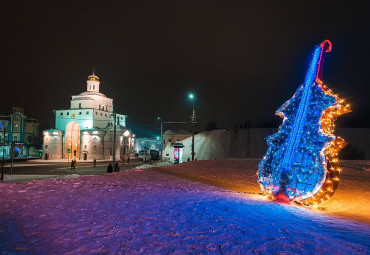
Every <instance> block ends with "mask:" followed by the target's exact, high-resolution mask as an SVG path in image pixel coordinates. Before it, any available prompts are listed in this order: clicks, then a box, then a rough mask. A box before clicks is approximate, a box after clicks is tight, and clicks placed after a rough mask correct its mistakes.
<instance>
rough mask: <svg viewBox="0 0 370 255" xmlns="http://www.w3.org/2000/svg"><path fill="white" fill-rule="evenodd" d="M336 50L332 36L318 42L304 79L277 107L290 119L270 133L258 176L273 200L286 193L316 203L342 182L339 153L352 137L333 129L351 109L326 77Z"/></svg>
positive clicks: (291, 196) (286, 118) (288, 196)
mask: <svg viewBox="0 0 370 255" xmlns="http://www.w3.org/2000/svg"><path fill="white" fill-rule="evenodd" d="M331 49H332V45H331V43H330V41H328V40H326V41H323V42H322V43H321V44H320V45H318V46H316V48H315V51H314V53H313V57H312V61H311V63H310V66H309V68H308V71H307V74H306V78H305V81H304V84H302V85H301V86H300V87H299V88H298V89H297V91H296V92H295V94H294V95H293V97H292V98H291V99H289V100H288V101H287V102H286V103H284V104H283V105H282V106H281V107H280V108H279V109H278V110H277V111H276V114H277V115H279V116H280V117H282V118H283V119H284V121H283V123H282V125H281V126H280V127H279V131H278V132H277V133H275V134H273V135H271V136H269V137H268V138H267V144H268V146H269V147H268V150H267V153H266V155H265V157H264V158H263V159H262V161H261V162H260V164H259V176H258V181H259V183H260V186H261V189H262V191H263V193H264V194H265V195H267V196H269V197H270V198H271V199H274V198H276V197H277V196H283V197H287V198H288V199H289V200H291V201H296V202H299V203H302V204H304V205H313V206H315V205H317V204H319V203H322V202H324V201H325V200H328V199H329V198H330V197H331V196H332V195H333V194H334V192H335V190H336V189H337V187H338V184H339V175H340V171H341V169H340V167H339V164H338V152H339V151H340V150H341V149H342V148H343V147H344V146H345V145H346V142H345V141H344V140H343V139H342V138H340V137H336V136H335V135H334V134H333V132H334V122H335V120H336V118H337V117H338V116H340V115H342V114H344V113H348V112H350V111H351V110H350V108H349V105H348V104H346V103H345V102H344V100H343V99H340V98H339V97H338V96H337V95H335V94H334V93H333V92H332V91H331V90H330V89H329V88H327V87H326V86H325V85H324V84H323V82H322V80H321V79H322V72H323V62H324V54H325V53H327V52H330V51H331Z"/></svg>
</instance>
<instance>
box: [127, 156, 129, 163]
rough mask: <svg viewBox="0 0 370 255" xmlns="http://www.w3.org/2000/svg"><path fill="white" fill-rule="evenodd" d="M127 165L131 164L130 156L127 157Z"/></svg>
mask: <svg viewBox="0 0 370 255" xmlns="http://www.w3.org/2000/svg"><path fill="white" fill-rule="evenodd" d="M127 164H130V156H128V157H127Z"/></svg>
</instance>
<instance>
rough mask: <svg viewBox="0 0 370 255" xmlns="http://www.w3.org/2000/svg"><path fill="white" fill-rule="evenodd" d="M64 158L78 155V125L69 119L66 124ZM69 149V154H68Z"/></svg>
mask: <svg viewBox="0 0 370 255" xmlns="http://www.w3.org/2000/svg"><path fill="white" fill-rule="evenodd" d="M64 144H65V146H64V147H65V152H64V158H68V157H69V158H78V157H79V155H80V125H79V124H78V123H77V122H76V121H71V122H69V123H68V124H67V126H66V132H65V141H64ZM68 149H70V155H69V154H68Z"/></svg>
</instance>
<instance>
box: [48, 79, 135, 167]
mask: <svg viewBox="0 0 370 255" xmlns="http://www.w3.org/2000/svg"><path fill="white" fill-rule="evenodd" d="M99 86H100V81H99V77H98V76H96V75H95V73H94V72H93V74H92V75H90V76H89V77H88V80H87V91H85V92H82V93H81V94H79V95H76V96H72V100H71V104H70V108H69V109H66V110H55V111H54V113H55V129H49V130H44V131H43V147H42V149H43V158H44V159H67V158H69V159H80V160H87V159H89V160H91V159H94V158H95V159H111V158H112V157H113V151H114V150H113V139H114V117H113V116H114V113H113V99H111V98H108V97H106V96H105V95H104V94H102V93H100V92H99ZM115 115H116V143H115V147H116V159H117V160H118V159H123V158H124V157H125V156H128V155H129V154H130V151H131V147H133V144H134V135H133V134H132V133H131V131H130V130H128V129H127V128H126V118H127V116H126V115H122V114H115Z"/></svg>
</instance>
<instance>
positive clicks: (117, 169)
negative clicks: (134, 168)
mask: <svg viewBox="0 0 370 255" xmlns="http://www.w3.org/2000/svg"><path fill="white" fill-rule="evenodd" d="M114 172H116V173H118V172H119V165H118V163H116V164H115V165H114Z"/></svg>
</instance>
